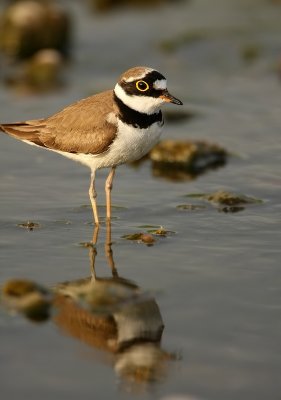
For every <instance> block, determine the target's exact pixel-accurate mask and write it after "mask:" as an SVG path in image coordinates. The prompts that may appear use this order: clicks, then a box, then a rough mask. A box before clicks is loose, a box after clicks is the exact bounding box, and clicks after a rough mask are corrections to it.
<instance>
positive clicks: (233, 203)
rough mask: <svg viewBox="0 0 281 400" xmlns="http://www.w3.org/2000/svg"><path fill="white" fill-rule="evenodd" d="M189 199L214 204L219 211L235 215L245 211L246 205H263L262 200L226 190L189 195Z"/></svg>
mask: <svg viewBox="0 0 281 400" xmlns="http://www.w3.org/2000/svg"><path fill="white" fill-rule="evenodd" d="M187 197H189V198H197V199H199V200H203V201H207V202H209V203H211V204H213V205H214V206H215V207H216V208H217V209H218V211H221V212H225V213H229V212H231V213H235V212H239V211H243V210H244V209H245V206H246V205H251V204H261V203H262V200H260V199H256V198H255V197H250V196H246V195H243V194H235V193H231V192H227V191H225V190H218V191H216V192H213V193H193V194H189V195H187Z"/></svg>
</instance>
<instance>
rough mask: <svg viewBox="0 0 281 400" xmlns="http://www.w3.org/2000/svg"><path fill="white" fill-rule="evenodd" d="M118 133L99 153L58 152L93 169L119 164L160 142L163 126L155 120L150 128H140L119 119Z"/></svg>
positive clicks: (137, 157) (145, 151) (134, 157)
mask: <svg viewBox="0 0 281 400" xmlns="http://www.w3.org/2000/svg"><path fill="white" fill-rule="evenodd" d="M118 131H119V133H118V135H117V137H116V139H115V140H114V142H113V143H112V144H111V146H110V147H109V149H108V150H107V151H106V152H104V153H102V154H99V155H92V154H71V153H66V152H62V151H58V153H60V154H62V155H64V156H65V157H68V158H71V159H72V160H75V161H79V162H81V163H82V164H85V165H87V166H88V167H90V168H91V169H92V170H96V169H99V168H107V167H112V166H117V165H120V164H123V163H126V162H130V161H135V160H138V159H140V158H141V157H143V156H144V155H145V154H147V153H148V152H149V150H150V149H151V148H152V147H153V146H154V145H155V144H156V143H157V142H158V140H159V137H160V135H161V133H162V126H161V124H159V122H155V123H154V124H152V125H151V126H150V127H149V128H146V129H138V128H134V127H133V126H130V125H126V124H124V123H123V122H122V121H118Z"/></svg>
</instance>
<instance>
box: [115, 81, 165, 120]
mask: <svg viewBox="0 0 281 400" xmlns="http://www.w3.org/2000/svg"><path fill="white" fill-rule="evenodd" d="M114 93H115V94H116V96H117V97H118V98H119V99H120V100H122V101H123V103H124V104H126V106H128V107H130V108H132V109H133V110H135V111H138V112H141V113H145V114H154V113H156V112H157V111H158V110H159V108H160V107H161V106H162V105H163V104H164V103H165V101H164V100H163V99H161V98H160V97H150V96H136V95H131V96H130V95H128V94H127V93H126V92H125V91H124V89H123V88H122V87H121V86H120V85H119V83H117V84H116V86H115V88H114Z"/></svg>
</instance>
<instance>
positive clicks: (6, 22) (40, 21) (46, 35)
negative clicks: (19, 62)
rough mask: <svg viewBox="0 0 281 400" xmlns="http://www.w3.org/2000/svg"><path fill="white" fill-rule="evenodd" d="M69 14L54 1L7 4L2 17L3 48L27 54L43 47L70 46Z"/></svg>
mask: <svg viewBox="0 0 281 400" xmlns="http://www.w3.org/2000/svg"><path fill="white" fill-rule="evenodd" d="M69 34H70V20H69V16H68V15H67V14H66V12H65V11H63V10H62V9H61V8H60V7H59V6H57V5H56V4H54V3H53V2H52V1H45V2H41V1H36V0H24V1H20V2H16V3H14V4H12V5H11V6H9V7H7V9H6V11H4V14H3V16H2V18H1V21H0V49H1V50H2V51H3V52H4V53H5V54H6V55H8V56H10V57H11V58H26V57H30V56H32V55H33V54H35V53H36V52H37V51H38V50H40V49H44V48H52V49H56V50H57V51H59V52H60V53H62V54H63V55H66V54H67V53H68V50H69Z"/></svg>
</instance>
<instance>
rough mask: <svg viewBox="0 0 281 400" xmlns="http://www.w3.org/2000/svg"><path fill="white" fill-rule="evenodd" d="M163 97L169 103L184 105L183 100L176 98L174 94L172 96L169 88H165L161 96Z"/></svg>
mask: <svg viewBox="0 0 281 400" xmlns="http://www.w3.org/2000/svg"><path fill="white" fill-rule="evenodd" d="M160 98H161V99H163V100H164V101H166V102H167V103H173V104H178V105H179V106H182V104H183V103H182V101H180V100H179V99H176V98H175V97H174V96H172V95H171V94H170V93H169V92H168V90H163V93H162V94H161V96H160Z"/></svg>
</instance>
